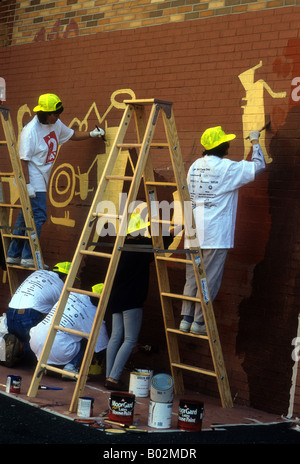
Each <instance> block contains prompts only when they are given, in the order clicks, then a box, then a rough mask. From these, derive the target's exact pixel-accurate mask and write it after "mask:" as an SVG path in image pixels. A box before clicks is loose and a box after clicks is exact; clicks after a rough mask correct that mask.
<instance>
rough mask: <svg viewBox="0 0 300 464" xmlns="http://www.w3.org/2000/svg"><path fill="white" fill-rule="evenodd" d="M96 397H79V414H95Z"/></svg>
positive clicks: (86, 415)
mask: <svg viewBox="0 0 300 464" xmlns="http://www.w3.org/2000/svg"><path fill="white" fill-rule="evenodd" d="M93 406H94V398H90V397H89V396H82V397H81V398H79V399H78V408H77V416H79V417H91V416H93Z"/></svg>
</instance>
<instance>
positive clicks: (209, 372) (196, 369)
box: [172, 363, 217, 377]
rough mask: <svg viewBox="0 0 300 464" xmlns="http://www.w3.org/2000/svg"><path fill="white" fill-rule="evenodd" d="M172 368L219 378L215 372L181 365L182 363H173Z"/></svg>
mask: <svg viewBox="0 0 300 464" xmlns="http://www.w3.org/2000/svg"><path fill="white" fill-rule="evenodd" d="M172 366H173V367H176V368H178V369H184V370H186V371H191V372H197V373H198V374H205V375H209V376H211V377H217V374H216V373H215V372H214V371H211V370H209V369H203V368H201V367H196V366H190V365H188V364H181V363H172Z"/></svg>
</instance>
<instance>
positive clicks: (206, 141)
mask: <svg viewBox="0 0 300 464" xmlns="http://www.w3.org/2000/svg"><path fill="white" fill-rule="evenodd" d="M235 137H236V135H235V134H225V132H224V131H223V129H222V127H221V126H216V127H210V128H209V129H206V131H205V132H204V133H203V134H202V137H201V144H202V145H203V146H204V148H205V149H206V150H212V149H213V148H216V147H218V146H219V145H221V143H224V142H230V140H233V139H235Z"/></svg>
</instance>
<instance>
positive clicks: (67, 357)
mask: <svg viewBox="0 0 300 464" xmlns="http://www.w3.org/2000/svg"><path fill="white" fill-rule="evenodd" d="M102 286H103V284H97V285H95V286H94V287H93V292H94V293H101V291H102ZM97 300H98V299H97ZM97 300H96V298H95V299H94V298H90V297H89V296H88V295H85V294H80V293H75V292H71V293H70V295H69V298H68V300H67V303H66V306H65V308H64V312H63V315H62V318H61V321H60V323H59V325H60V326H62V327H66V328H69V329H73V330H77V331H79V332H85V333H90V332H91V329H92V325H93V322H94V319H95V315H96V310H97V306H96V305H97V303H96V301H97ZM56 307H57V304H55V305H54V306H53V308H52V309H51V311H50V312H49V314H48V315H47V316H46V317H45V319H44V320H43V321H42V322H40V323H39V324H38V325H36V326H35V327H33V328H32V329H31V331H30V347H31V349H32V351H33V352H34V353H35V355H36V357H37V359H39V357H40V355H41V352H42V350H43V347H44V344H45V341H46V338H47V335H48V331H49V328H50V325H51V323H52V319H53V316H54V314H55V311H56ZM107 344H108V335H107V330H106V323H105V321H103V323H102V325H101V329H100V333H99V336H98V339H97V343H96V348H95V353H96V354H97V353H100V352H101V351H103V350H105V349H106V347H107ZM85 348H86V339H85V338H84V337H83V336H80V335H77V334H72V333H67V332H63V331H60V330H58V331H57V334H56V336H55V339H54V342H53V345H52V348H51V351H50V355H49V358H48V360H47V364H52V365H56V366H64V370H66V371H68V372H71V373H74V374H77V373H78V372H79V368H80V364H81V361H82V359H83V356H84V352H85ZM63 378H70V377H69V376H67V375H66V377H63Z"/></svg>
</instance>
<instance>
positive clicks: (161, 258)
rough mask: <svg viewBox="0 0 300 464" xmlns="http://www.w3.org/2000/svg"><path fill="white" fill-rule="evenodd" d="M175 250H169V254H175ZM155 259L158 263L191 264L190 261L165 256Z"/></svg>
mask: <svg viewBox="0 0 300 464" xmlns="http://www.w3.org/2000/svg"><path fill="white" fill-rule="evenodd" d="M176 251H177V250H170V253H175V254H176ZM156 259H158V260H159V261H171V262H172V263H193V261H192V260H191V259H181V258H167V257H166V256H157V257H156Z"/></svg>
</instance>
